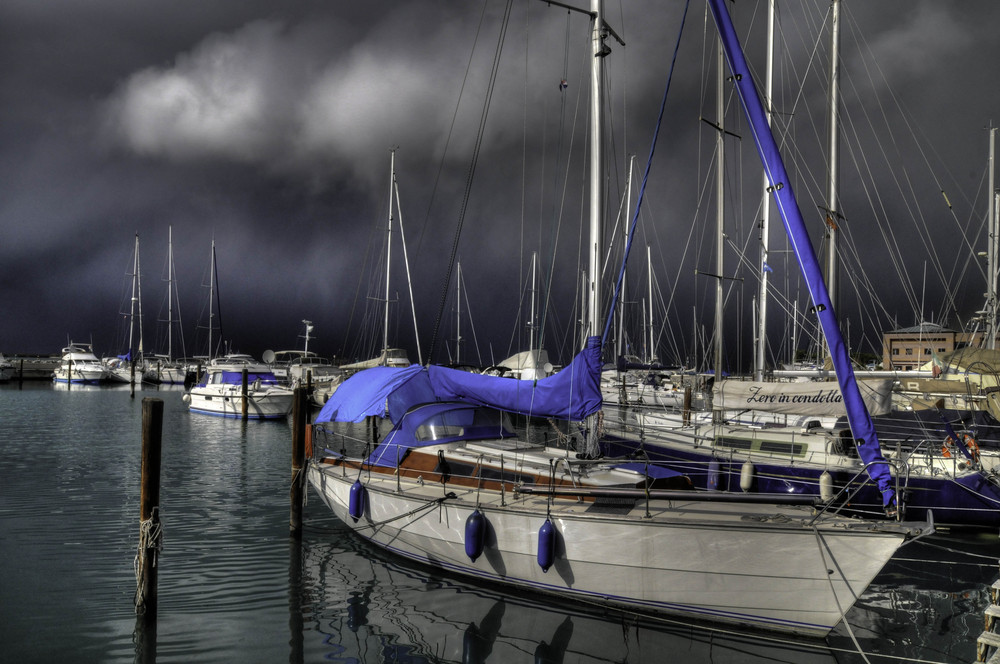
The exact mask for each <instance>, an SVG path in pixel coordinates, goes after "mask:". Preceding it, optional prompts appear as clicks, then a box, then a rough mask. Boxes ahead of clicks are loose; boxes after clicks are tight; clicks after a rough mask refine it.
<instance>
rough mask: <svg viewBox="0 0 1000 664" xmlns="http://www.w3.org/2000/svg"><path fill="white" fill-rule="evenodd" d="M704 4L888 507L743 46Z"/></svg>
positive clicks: (883, 473)
mask: <svg viewBox="0 0 1000 664" xmlns="http://www.w3.org/2000/svg"><path fill="white" fill-rule="evenodd" d="M709 6H710V7H711V9H712V14H713V16H715V23H716V25H717V26H718V28H719V37H720V38H721V39H722V45H723V47H724V49H725V52H726V60H727V61H728V63H729V69H730V71H731V72H732V73H733V79H734V80H735V82H736V89H737V91H738V92H739V95H740V101H742V102H743V109H744V110H745V111H746V115H747V119H748V120H749V122H750V129H751V131H752V132H753V138H754V143H756V145H757V151H758V153H759V154H760V158H761V161H762V162H763V164H764V171H765V173H766V174H767V181H768V183H770V191H771V192H772V194H773V196H774V202H775V204H776V205H777V207H778V212H779V213H780V214H781V220H782V222H783V223H784V225H785V231H786V232H787V233H788V239H789V241H790V242H791V243H792V249H793V250H794V251H795V256H796V258H798V261H799V267H800V268H801V270H802V275H803V277H804V278H805V280H806V285H807V286H808V288H809V293H810V295H811V296H812V300H813V306H814V307H815V309H816V314H817V316H818V317H819V321H820V324H821V325H822V327H823V335H824V336H825V337H826V342H827V345H828V346H829V348H830V356H831V359H832V360H833V367H834V369H835V370H836V373H837V382H838V383H839V385H840V392H841V394H843V396H844V405H845V406H846V407H847V419H848V422H849V423H850V425H851V432H852V433H853V434H854V438H855V440H856V441H857V444H858V454H859V455H860V456H861V458H862V460H864V462H865V463H866V464H868V475H869V476H870V477H871V478H872V480H874V481H875V483H876V484H877V485H878V488H879V490H880V491H881V492H882V502H883V505H885V506H887V507H888V506H889V505H891V504H892V503H893V502H894V500H895V491H894V490H893V488H892V475H891V473H890V470H889V464H888V462H887V461H886V460H885V457H884V456H882V448H881V447H880V446H879V442H878V435H877V434H876V433H875V426H874V424H873V423H872V418H871V415H870V414H869V413H868V409H867V408H866V407H865V404H864V400H863V399H862V398H861V391H860V390H859V389H858V384H857V381H856V380H855V378H854V369H852V368H851V358H850V355H849V354H848V352H847V345H846V344H845V343H844V338H843V336H842V335H841V334H840V327H839V325H838V324H837V317H836V314H835V313H834V310H833V303H832V302H831V300H830V294H829V293H828V292H827V289H826V283H825V282H824V281H823V273H822V271H821V270H820V266H819V261H818V260H817V259H816V254H815V252H814V251H813V248H812V244H811V243H810V242H809V234H808V232H807V231H806V225H805V221H803V219H802V213H801V211H800V210H799V206H798V203H797V202H796V200H795V194H794V193H793V192H792V183H791V180H790V179H789V177H788V173H787V172H786V171H785V164H784V162H783V161H782V159H781V153H780V152H779V151H778V145H777V143H776V142H775V140H774V136H773V135H772V134H771V127H770V125H768V123H767V116H766V114H765V112H764V106H763V104H761V101H760V97H759V95H758V94H757V88H756V87H755V86H754V82H753V78H752V77H751V76H750V68H749V67H748V66H747V63H746V58H745V57H744V55H743V49H742V48H741V47H740V42H739V39H738V38H737V36H736V31H735V29H734V28H733V24H732V20H731V19H730V16H729V12H728V10H727V9H726V7H725V5H724V0H709Z"/></svg>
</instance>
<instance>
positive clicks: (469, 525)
mask: <svg viewBox="0 0 1000 664" xmlns="http://www.w3.org/2000/svg"><path fill="white" fill-rule="evenodd" d="M485 544H486V516H484V515H483V513H482V512H480V511H479V510H478V509H477V510H476V511H475V512H473V513H472V514H470V515H469V518H468V519H466V520H465V555H467V556H469V560H471V561H472V562H476V558H478V557H479V556H481V555H482V554H483V547H484V545H485Z"/></svg>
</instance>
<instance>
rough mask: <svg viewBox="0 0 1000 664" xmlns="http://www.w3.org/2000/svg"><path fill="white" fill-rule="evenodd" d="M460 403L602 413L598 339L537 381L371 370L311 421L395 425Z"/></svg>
mask: <svg viewBox="0 0 1000 664" xmlns="http://www.w3.org/2000/svg"><path fill="white" fill-rule="evenodd" d="M434 401H462V402H465V403H471V404H476V405H482V406H489V407H491V408H496V409H498V410H504V411H507V412H511V413H520V414H523V415H534V416H537V417H554V418H557V419H564V420H582V419H584V418H585V417H586V416H588V415H590V414H592V413H595V412H597V411H598V410H600V408H601V340H600V337H591V338H590V339H588V340H587V347H586V348H585V349H584V350H583V351H581V352H580V353H579V354H578V355H577V356H576V357H575V358H574V359H573V361H572V362H571V363H570V364H569V366H567V367H565V368H564V369H563V370H562V371H560V372H558V373H556V374H555V375H553V376H548V377H546V378H542V379H540V380H537V381H532V380H516V379H514V378H501V377H498V376H484V375H481V374H473V373H469V372H467V371H461V370H458V369H446V368H444V367H438V366H430V367H427V368H426V369H425V368H424V367H420V366H416V365H414V366H409V367H405V368H397V367H375V368H372V369H365V370H364V371H359V372H358V373H356V374H354V375H353V376H351V377H350V378H348V379H347V380H345V381H344V383H343V384H342V385H341V386H340V387H338V388H337V389H336V390H335V391H334V393H333V396H331V397H330V400H329V401H327V402H326V405H324V406H323V409H322V410H320V412H319V415H317V416H316V422H361V421H363V420H364V419H365V417H367V416H369V415H375V416H378V417H385V416H388V417H389V419H390V420H392V422H393V423H394V424H395V423H397V422H398V421H399V419H400V418H401V417H402V416H403V415H404V414H405V413H406V411H407V410H408V409H409V408H411V407H412V406H415V405H417V404H422V403H431V402H434Z"/></svg>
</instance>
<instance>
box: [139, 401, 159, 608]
mask: <svg viewBox="0 0 1000 664" xmlns="http://www.w3.org/2000/svg"><path fill="white" fill-rule="evenodd" d="M162 441H163V400H162V399H154V398H152V397H146V398H145V399H143V400H142V467H141V482H142V484H141V488H140V492H139V551H138V553H137V558H138V564H137V567H136V569H137V572H136V573H137V575H138V577H137V578H136V596H135V611H136V614H137V615H141V616H145V617H146V619H147V620H150V619H152V618H155V617H156V595H157V591H156V582H157V564H156V563H157V557H158V555H159V550H160V541H161V539H160V535H161V532H162V531H161V529H160V514H159V512H160V448H161V446H162Z"/></svg>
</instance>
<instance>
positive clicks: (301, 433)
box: [288, 387, 309, 539]
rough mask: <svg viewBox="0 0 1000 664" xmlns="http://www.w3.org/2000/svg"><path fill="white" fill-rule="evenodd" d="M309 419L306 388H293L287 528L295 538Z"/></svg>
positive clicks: (299, 532) (298, 531)
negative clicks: (290, 471)
mask: <svg viewBox="0 0 1000 664" xmlns="http://www.w3.org/2000/svg"><path fill="white" fill-rule="evenodd" d="M308 419H309V410H308V405H307V404H306V390H305V388H303V387H296V388H295V399H294V401H292V488H291V492H290V494H289V498H290V500H291V512H290V513H289V517H288V530H289V532H290V534H291V535H292V537H295V538H296V539H298V538H301V537H302V498H303V494H304V493H305V482H304V481H303V480H304V479H305V475H304V473H305V458H306V454H305V450H306V446H305V439H306V426H307V423H306V421H307V420H308Z"/></svg>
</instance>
